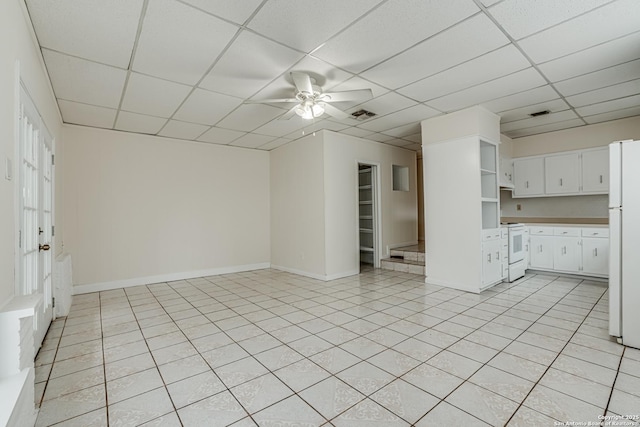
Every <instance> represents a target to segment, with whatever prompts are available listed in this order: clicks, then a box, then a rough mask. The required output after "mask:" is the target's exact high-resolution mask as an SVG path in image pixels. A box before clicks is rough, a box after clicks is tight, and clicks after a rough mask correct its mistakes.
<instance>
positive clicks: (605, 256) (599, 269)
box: [582, 237, 609, 276]
mask: <svg viewBox="0 0 640 427" xmlns="http://www.w3.org/2000/svg"><path fill="white" fill-rule="evenodd" d="M582 271H583V273H585V274H597V275H599V276H608V275H609V239H602V238H590V237H583V238H582Z"/></svg>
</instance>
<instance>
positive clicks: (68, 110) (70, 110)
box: [58, 99, 117, 129]
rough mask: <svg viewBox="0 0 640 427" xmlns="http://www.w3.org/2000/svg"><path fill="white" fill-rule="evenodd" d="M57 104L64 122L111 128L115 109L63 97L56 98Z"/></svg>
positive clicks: (114, 117)
mask: <svg viewBox="0 0 640 427" xmlns="http://www.w3.org/2000/svg"><path fill="white" fill-rule="evenodd" d="M58 105H59V106H60V113H62V120H63V121H64V122H65V123H73V124H77V125H83V126H93V127H99V128H107V129H111V127H113V122H114V121H115V119H116V113H117V110H113V109H111V108H103V107H96V106H93V105H87V104H79V103H77V102H70V101H65V100H63V99H59V100H58Z"/></svg>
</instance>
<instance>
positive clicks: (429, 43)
mask: <svg viewBox="0 0 640 427" xmlns="http://www.w3.org/2000/svg"><path fill="white" fill-rule="evenodd" d="M478 34H482V37H478ZM508 42H509V40H508V39H507V37H506V36H505V35H504V34H503V33H502V32H501V31H500V30H499V29H498V28H496V26H495V25H494V24H493V23H492V22H491V20H489V18H487V17H486V16H485V15H482V14H480V15H477V16H474V17H473V18H470V19H468V20H466V21H464V22H462V23H460V24H458V25H456V26H454V27H452V28H450V29H448V30H446V31H444V32H442V33H440V34H438V35H436V36H434V37H432V38H430V39H428V40H426V41H424V42H422V43H420V44H419V45H417V46H415V47H412V48H411V49H409V50H407V51H405V52H403V53H401V54H400V55H398V56H395V57H393V58H391V59H389V60H388V61H385V62H383V63H382V64H380V65H377V66H375V67H373V68H371V69H370V70H367V71H365V72H364V73H362V76H363V77H365V78H367V79H369V80H371V81H373V82H375V83H378V84H380V85H382V86H385V87H389V88H392V89H395V88H398V87H400V86H404V85H407V84H409V83H413V82H415V81H417V80H420V79H423V78H425V77H429V76H431V75H433V74H436V73H438V72H440V71H443V70H446V69H447V68H450V67H453V66H454V65H457V64H460V63H462V62H464V61H468V60H470V59H472V58H475V57H476V56H479V55H482V54H483V53H486V52H489V51H491V50H494V49H496V48H498V47H500V46H504V45H506V44H507V43H508ZM452 46H455V49H452Z"/></svg>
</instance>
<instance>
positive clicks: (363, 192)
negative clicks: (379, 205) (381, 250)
mask: <svg viewBox="0 0 640 427" xmlns="http://www.w3.org/2000/svg"><path fill="white" fill-rule="evenodd" d="M373 173H374V172H373V168H372V167H371V166H369V165H358V205H359V210H358V220H359V225H358V227H359V228H358V229H359V235H360V262H363V263H366V264H374V255H375V251H374V242H375V229H374V227H375V216H374V215H375V212H374V177H373Z"/></svg>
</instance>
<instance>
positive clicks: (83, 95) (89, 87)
mask: <svg viewBox="0 0 640 427" xmlns="http://www.w3.org/2000/svg"><path fill="white" fill-rule="evenodd" d="M42 55H43V57H44V61H45V64H46V65H47V71H48V72H49V78H50V79H51V85H52V86H53V90H54V92H55V94H56V97H58V98H63V99H67V100H70V101H77V102H83V103H86V104H93V105H98V106H102V107H113V108H117V107H118V105H119V104H120V97H121V96H122V89H123V88H124V82H125V80H126V78H127V72H126V71H124V70H120V69H118V68H114V67H110V66H108V65H101V64H97V63H95V62H91V61H86V60H84V59H79V58H74V57H72V56H68V55H63V54H60V53H57V52H53V51H50V50H46V49H43V50H42Z"/></svg>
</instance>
